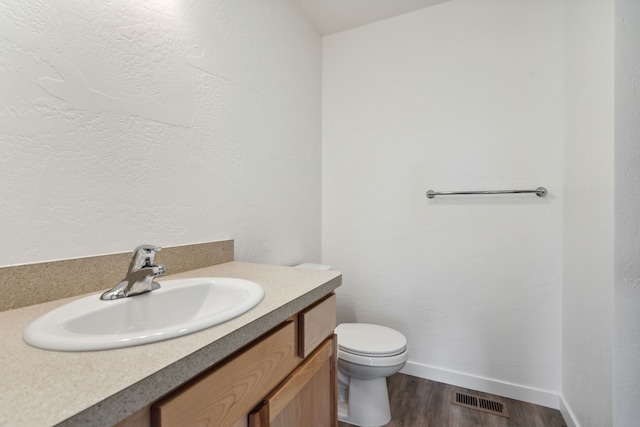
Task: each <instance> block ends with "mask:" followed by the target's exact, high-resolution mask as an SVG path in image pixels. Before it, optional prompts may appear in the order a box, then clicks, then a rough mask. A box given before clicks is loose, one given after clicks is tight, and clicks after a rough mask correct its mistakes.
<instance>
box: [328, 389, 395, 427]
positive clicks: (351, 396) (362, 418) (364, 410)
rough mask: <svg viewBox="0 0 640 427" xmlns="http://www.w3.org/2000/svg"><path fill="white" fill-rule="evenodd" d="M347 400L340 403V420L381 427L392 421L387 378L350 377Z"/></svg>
mask: <svg viewBox="0 0 640 427" xmlns="http://www.w3.org/2000/svg"><path fill="white" fill-rule="evenodd" d="M347 395H348V397H347V399H348V401H347V402H344V401H340V402H339V403H338V420H340V421H342V422H345V423H348V424H353V425H356V426H359V427H381V426H384V425H385V424H387V423H388V422H389V421H391V409H390V408H389V392H388V390H387V379H386V378H375V379H371V380H359V379H354V378H350V381H349V386H348V391H347Z"/></svg>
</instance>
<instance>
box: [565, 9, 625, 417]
mask: <svg viewBox="0 0 640 427" xmlns="http://www.w3.org/2000/svg"><path fill="white" fill-rule="evenodd" d="M613 6H614V0H606V1H591V2H584V1H582V0H567V1H565V153H564V160H565V161H564V183H565V200H564V244H563V251H564V260H563V296H562V297H563V306H562V308H563V309H562V315H563V324H562V326H563V333H562V396H563V399H564V400H563V401H564V403H565V404H566V408H567V410H568V411H570V412H572V413H573V418H574V419H575V420H576V421H577V422H578V423H579V425H582V426H610V425H611V423H612V421H611V419H612V407H611V393H612V388H611V376H612V372H611V370H612V362H611V357H612V353H613V347H612V345H613V343H612V334H613V321H612V319H613V300H612V296H613V253H614V240H613V239H614V235H613V225H614V205H613V203H614V198H613V195H614V169H613V165H614V163H613V153H614V144H613V137H614V134H613V117H614V109H613V88H614V75H613V68H614V64H613V59H614V56H613V52H614V15H613V10H614V8H613Z"/></svg>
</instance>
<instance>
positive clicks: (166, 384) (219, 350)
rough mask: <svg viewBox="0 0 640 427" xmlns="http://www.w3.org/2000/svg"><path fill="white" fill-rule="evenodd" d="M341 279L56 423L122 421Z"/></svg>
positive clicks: (66, 425)
mask: <svg viewBox="0 0 640 427" xmlns="http://www.w3.org/2000/svg"><path fill="white" fill-rule="evenodd" d="M341 282H342V280H341V276H337V277H335V278H333V279H331V280H329V281H328V282H326V283H324V284H323V285H320V286H318V287H316V288H314V289H312V290H310V291H309V292H307V293H305V294H303V295H301V296H300V297H298V298H296V299H293V300H291V301H289V302H288V303H286V304H283V305H282V306H280V307H279V308H277V309H275V310H273V311H271V312H269V313H267V314H265V315H263V316H261V317H260V318H257V319H255V320H253V321H252V322H250V323H247V324H246V325H244V326H242V327H240V328H238V329H236V330H234V331H232V332H230V333H229V334H227V335H225V336H223V337H221V338H219V339H217V340H216V341H213V342H211V343H210V344H208V345H206V346H205V347H203V348H201V349H199V350H196V351H194V352H193V353H191V354H189V355H188V356H186V357H184V358H182V359H181V360H178V361H176V362H174V363H172V364H170V365H168V366H166V367H165V368H163V369H161V370H159V371H157V372H155V373H154V374H152V375H149V376H147V377H146V378H144V379H142V380H140V381H138V382H137V383H135V384H133V385H131V386H129V387H127V388H126V389H123V390H121V391H120V392H118V393H116V394H113V395H111V396H109V397H107V398H105V399H104V400H102V401H100V402H98V403H97V404H95V405H93V406H91V407H89V408H87V409H85V410H83V411H81V412H79V413H77V414H75V415H73V416H71V417H69V418H67V419H65V420H63V421H61V422H60V423H58V424H56V426H60V427H76V426H86V425H91V424H92V423H95V422H96V420H100V422H102V423H104V424H108V425H113V424H116V423H118V422H121V421H122V420H124V419H126V418H127V417H129V416H131V415H133V414H135V413H136V412H138V411H140V410H141V409H143V408H145V407H147V406H148V405H150V404H151V403H153V402H154V401H156V400H158V399H160V398H161V397H163V396H164V395H166V394H167V393H169V392H171V391H172V390H174V389H176V388H177V387H179V386H180V385H182V384H184V383H185V382H186V381H189V380H190V379H192V378H194V377H196V376H197V375H199V374H201V373H202V372H204V371H206V370H207V369H209V368H211V367H212V366H214V365H215V364H217V363H219V362H220V361H222V360H224V359H225V358H227V357H229V356H230V355H232V354H233V353H235V352H236V351H238V350H240V349H241V348H242V347H244V346H245V345H247V344H249V343H251V342H252V341H254V340H255V339H257V338H259V337H260V336H262V335H263V334H265V333H267V332H268V331H270V330H271V329H273V328H274V327H276V326H277V325H279V324H280V323H282V322H283V321H285V320H286V319H288V318H290V317H291V316H293V315H294V314H296V313H298V312H299V311H301V310H302V309H304V308H305V307H307V306H309V305H311V304H313V303H314V302H316V301H318V300H320V299H322V298H323V297H324V296H326V295H329V294H330V293H331V292H333V291H334V290H335V289H336V288H338V287H339V286H340V285H341ZM185 367H186V368H185Z"/></svg>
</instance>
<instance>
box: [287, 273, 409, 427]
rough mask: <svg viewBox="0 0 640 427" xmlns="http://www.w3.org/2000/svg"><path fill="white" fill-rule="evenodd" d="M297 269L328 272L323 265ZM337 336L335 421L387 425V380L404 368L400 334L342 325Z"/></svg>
mask: <svg viewBox="0 0 640 427" xmlns="http://www.w3.org/2000/svg"><path fill="white" fill-rule="evenodd" d="M296 267H300V268H312V269H318V270H330V269H331V267H330V266H328V265H323V264H308V263H307V264H301V265H299V266H296ZM335 333H336V335H337V336H338V419H339V420H340V421H342V422H345V423H348V424H352V425H355V426H359V427H380V426H383V425H385V424H387V423H388V422H389V421H391V410H390V408H389V392H388V390H387V377H388V376H391V375H393V374H395V373H397V372H398V371H400V369H402V367H403V366H404V365H405V363H406V362H407V359H408V358H409V354H408V352H407V339H406V338H405V336H404V335H402V334H401V333H400V332H398V331H396V330H394V329H391V328H388V327H386V326H381V325H374V324H370V323H342V324H340V325H338V327H336V329H335Z"/></svg>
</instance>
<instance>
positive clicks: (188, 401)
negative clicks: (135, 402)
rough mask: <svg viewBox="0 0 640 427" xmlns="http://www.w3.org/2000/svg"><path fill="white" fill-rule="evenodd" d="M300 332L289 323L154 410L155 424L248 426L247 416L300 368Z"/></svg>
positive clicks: (152, 415) (165, 400)
mask: <svg viewBox="0 0 640 427" xmlns="http://www.w3.org/2000/svg"><path fill="white" fill-rule="evenodd" d="M295 329H296V328H295V324H294V322H287V323H286V324H285V325H284V326H282V327H281V328H279V329H278V330H276V331H275V332H273V333H271V334H270V335H269V336H267V337H266V338H264V339H262V340H260V341H259V342H258V343H257V344H255V345H253V346H251V347H250V348H249V349H247V350H245V351H243V352H242V353H240V354H239V355H238V356H236V357H233V358H232V359H230V360H229V361H228V362H226V363H224V364H222V365H221V366H220V367H218V368H215V369H214V370H212V371H211V372H209V373H207V374H205V375H203V376H202V377H200V378H198V379H197V380H195V381H194V382H192V383H191V384H189V386H188V387H185V388H184V389H183V390H182V391H179V392H176V393H174V394H173V395H171V396H170V397H168V398H166V399H164V400H161V401H160V402H158V403H157V404H155V405H153V406H152V407H151V421H152V425H153V426H154V427H155V426H160V427H173V426H175V427H185V426H198V427H207V426H208V427H231V426H233V427H236V426H242V425H246V414H247V413H248V412H249V411H250V410H251V409H252V408H254V407H255V405H256V404H257V403H258V402H260V401H261V400H262V398H263V397H264V396H265V395H267V393H269V392H270V391H271V390H273V388H274V387H276V386H277V385H278V384H279V383H280V382H281V381H282V380H283V379H285V378H286V377H287V375H288V374H289V373H290V372H291V371H292V370H293V369H294V368H295V367H296V366H297V365H298V364H299V363H300V361H301V359H300V358H298V357H297V355H296V343H295V341H296V340H295ZM243 423H244V424H243Z"/></svg>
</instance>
